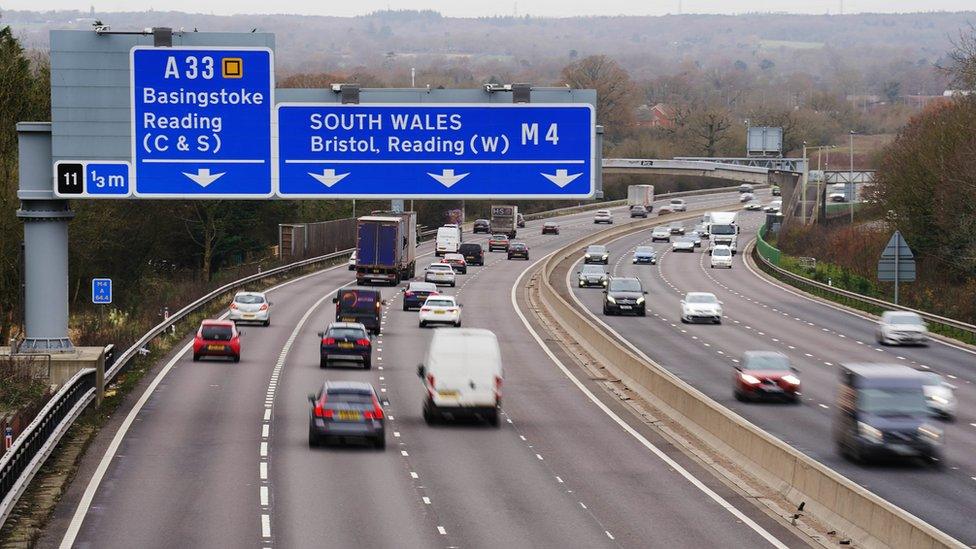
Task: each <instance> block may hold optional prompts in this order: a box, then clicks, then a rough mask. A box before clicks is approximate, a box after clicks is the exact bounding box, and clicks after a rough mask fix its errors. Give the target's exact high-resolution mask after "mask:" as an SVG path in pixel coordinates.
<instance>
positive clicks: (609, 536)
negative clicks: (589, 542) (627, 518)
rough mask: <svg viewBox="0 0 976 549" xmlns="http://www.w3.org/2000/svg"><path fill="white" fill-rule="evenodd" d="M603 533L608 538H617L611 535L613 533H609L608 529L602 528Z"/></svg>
mask: <svg viewBox="0 0 976 549" xmlns="http://www.w3.org/2000/svg"><path fill="white" fill-rule="evenodd" d="M603 533H604V534H606V535H607V537H608V538H610V539H611V540H615V539H617V538H615V537H613V534H611V533H610V530H604V531H603Z"/></svg>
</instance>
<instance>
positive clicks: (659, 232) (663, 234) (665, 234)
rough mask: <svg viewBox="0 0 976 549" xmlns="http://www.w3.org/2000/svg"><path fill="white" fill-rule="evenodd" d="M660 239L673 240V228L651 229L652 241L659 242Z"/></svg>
mask: <svg viewBox="0 0 976 549" xmlns="http://www.w3.org/2000/svg"><path fill="white" fill-rule="evenodd" d="M658 240H663V241H665V242H669V241H670V240H671V229H669V228H667V227H654V230H653V231H651V242H657V241H658Z"/></svg>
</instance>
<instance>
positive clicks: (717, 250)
mask: <svg viewBox="0 0 976 549" xmlns="http://www.w3.org/2000/svg"><path fill="white" fill-rule="evenodd" d="M710 263H711V267H712V268H713V269H714V268H715V267H727V268H729V269H731V268H732V248H729V247H728V246H726V245H725V244H719V245H718V246H713V247H712V257H711V260H710Z"/></svg>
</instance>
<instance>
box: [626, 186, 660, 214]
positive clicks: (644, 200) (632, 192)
mask: <svg viewBox="0 0 976 549" xmlns="http://www.w3.org/2000/svg"><path fill="white" fill-rule="evenodd" d="M634 206H644V207H645V208H647V211H651V210H652V209H653V208H654V185H630V186H629V187H627V209H630V208H633V207H634Z"/></svg>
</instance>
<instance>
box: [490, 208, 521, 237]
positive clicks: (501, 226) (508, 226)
mask: <svg viewBox="0 0 976 549" xmlns="http://www.w3.org/2000/svg"><path fill="white" fill-rule="evenodd" d="M517 224H518V206H497V205H492V207H491V232H492V234H504V235H508V238H515V235H516V231H517V229H518V226H517Z"/></svg>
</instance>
